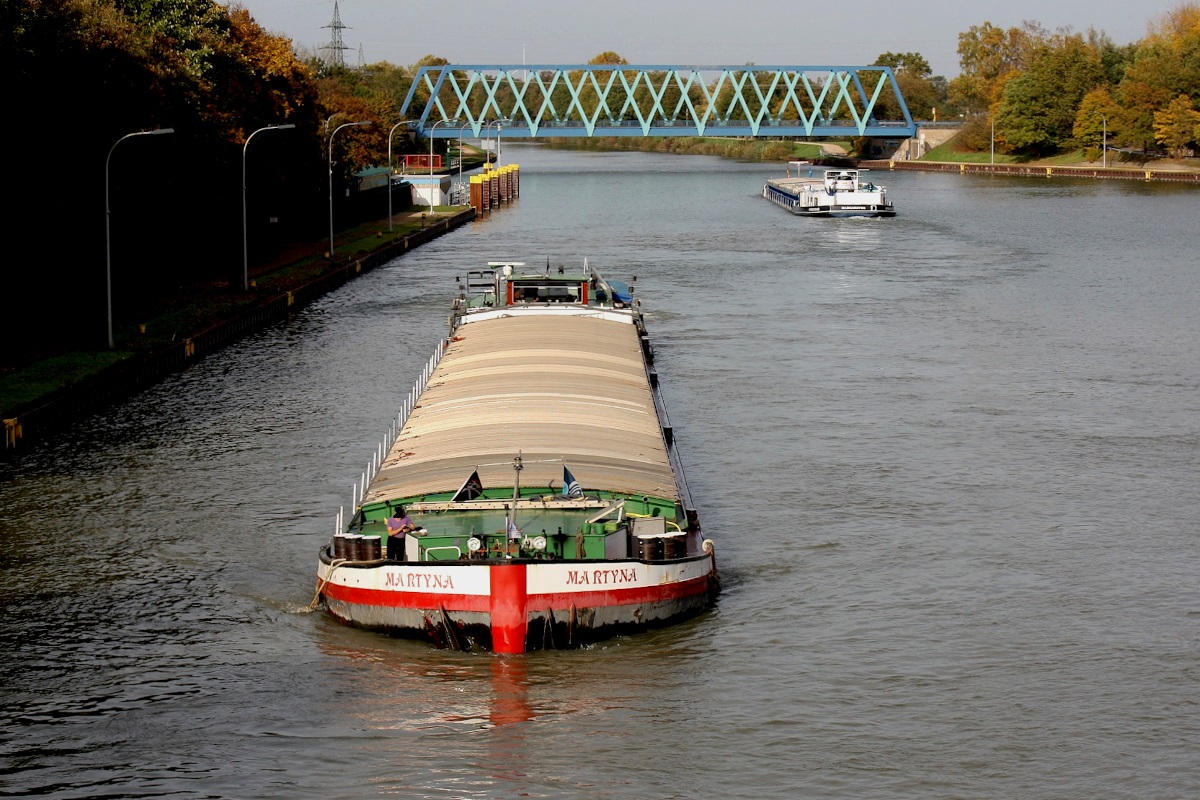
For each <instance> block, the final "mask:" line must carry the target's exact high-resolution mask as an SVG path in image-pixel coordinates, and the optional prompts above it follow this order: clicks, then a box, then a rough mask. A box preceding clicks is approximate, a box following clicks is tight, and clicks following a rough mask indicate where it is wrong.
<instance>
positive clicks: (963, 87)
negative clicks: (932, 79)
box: [948, 22, 1047, 113]
mask: <svg viewBox="0 0 1200 800" xmlns="http://www.w3.org/2000/svg"><path fill="white" fill-rule="evenodd" d="M1046 39H1047V34H1046V31H1045V30H1044V29H1043V28H1042V27H1041V26H1040V25H1038V24H1037V23H1036V22H1025V23H1024V24H1023V25H1022V26H1021V27H1020V28H1009V29H1008V30H1004V29H1003V28H1000V27H998V26H996V25H993V24H992V23H990V22H985V23H983V25H973V26H971V28H970V29H969V30H967V31H966V32H964V33H960V34H959V35H958V59H959V66H960V67H961V69H962V74H960V75H959V76H958V77H957V78H955V79H954V80H952V81H950V86H949V96H948V99H949V101H950V102H951V103H952V104H954V105H955V106H957V107H958V108H959V109H961V110H962V111H964V112H966V113H977V112H980V111H983V110H985V109H987V108H988V107H989V106H991V105H992V103H994V102H995V101H996V100H998V99H999V97H1000V94H999V88H1000V85H1001V81H1002V79H1004V78H1005V77H1006V76H1009V75H1011V74H1012V73H1014V72H1020V71H1022V70H1024V69H1026V68H1027V66H1028V65H1029V62H1030V60H1031V58H1032V57H1033V54H1034V53H1035V52H1036V51H1037V49H1038V48H1039V47H1041V46H1042V45H1043V44H1044V43H1045V41H1046Z"/></svg>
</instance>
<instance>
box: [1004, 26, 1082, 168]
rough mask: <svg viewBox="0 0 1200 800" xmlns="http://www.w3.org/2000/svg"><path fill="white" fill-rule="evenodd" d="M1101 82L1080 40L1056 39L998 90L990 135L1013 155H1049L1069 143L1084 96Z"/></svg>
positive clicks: (1069, 37) (1064, 37) (1040, 50)
mask: <svg viewBox="0 0 1200 800" xmlns="http://www.w3.org/2000/svg"><path fill="white" fill-rule="evenodd" d="M1103 81H1104V70H1103V66H1102V65H1101V63H1100V59H1099V56H1098V54H1097V53H1096V51H1095V50H1093V49H1092V48H1091V47H1089V46H1088V44H1087V43H1086V42H1085V41H1084V40H1083V38H1082V37H1081V36H1079V35H1078V34H1071V35H1059V36H1056V37H1055V38H1054V40H1052V41H1051V42H1048V43H1046V44H1043V45H1042V46H1041V47H1040V48H1039V49H1038V51H1037V52H1036V54H1035V55H1034V56H1033V58H1032V61H1031V63H1030V66H1029V68H1028V69H1027V70H1025V71H1024V72H1022V73H1021V74H1019V75H1017V76H1016V77H1014V78H1012V79H1011V80H1009V81H1007V82H1006V83H1005V84H1004V88H1003V92H1002V99H1001V102H1000V105H999V107H998V108H997V111H996V131H997V133H998V134H1000V135H1001V137H1002V139H1003V141H1004V142H1006V144H1007V146H1008V148H1009V149H1010V150H1012V151H1014V152H1017V153H1021V154H1023V155H1030V156H1035V157H1036V156H1042V155H1047V154H1049V153H1053V152H1055V151H1056V150H1058V149H1059V148H1060V147H1062V146H1064V145H1066V144H1067V143H1068V142H1069V141H1070V139H1071V137H1072V135H1073V129H1074V125H1075V118H1076V115H1077V112H1078V108H1079V103H1080V101H1081V100H1082V99H1083V97H1084V95H1086V94H1087V93H1088V92H1089V91H1091V90H1092V89H1094V88H1095V87H1096V86H1099V85H1101V84H1102V83H1103Z"/></svg>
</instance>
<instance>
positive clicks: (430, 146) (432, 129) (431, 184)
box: [429, 119, 458, 221]
mask: <svg viewBox="0 0 1200 800" xmlns="http://www.w3.org/2000/svg"><path fill="white" fill-rule="evenodd" d="M443 122H445V123H447V124H450V123H454V122H458V120H457V119H439V120H438V121H437V122H434V123H433V124H432V125H430V126H429V218H430V220H431V221H432V219H433V195H434V190H433V132H434V131H435V130H437V126H438V125H441V124H442V123H443Z"/></svg>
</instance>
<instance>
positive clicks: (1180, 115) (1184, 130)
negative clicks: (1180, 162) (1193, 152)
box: [1154, 94, 1200, 156]
mask: <svg viewBox="0 0 1200 800" xmlns="http://www.w3.org/2000/svg"><path fill="white" fill-rule="evenodd" d="M1154 138H1155V140H1156V141H1158V142H1159V143H1160V144H1162V145H1163V146H1165V147H1166V148H1168V149H1169V150H1170V151H1171V152H1172V153H1173V154H1174V155H1176V156H1184V155H1185V154H1186V152H1187V150H1188V149H1189V147H1188V146H1189V145H1194V144H1195V143H1196V141H1197V140H1198V139H1200V111H1196V110H1195V109H1193V108H1192V98H1190V97H1188V96H1187V95H1186V94H1181V95H1179V96H1178V97H1176V98H1175V99H1174V100H1172V101H1171V103H1170V104H1169V105H1168V106H1167V107H1166V108H1165V109H1163V110H1162V111H1159V112H1158V113H1156V114H1155V115H1154Z"/></svg>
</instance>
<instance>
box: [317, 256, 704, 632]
mask: <svg viewBox="0 0 1200 800" xmlns="http://www.w3.org/2000/svg"><path fill="white" fill-rule="evenodd" d="M450 323H451V324H450V335H449V336H448V337H447V338H446V339H444V340H443V341H442V342H440V343H439V344H438V346H437V348H436V349H435V352H434V354H433V356H432V357H431V358H430V360H429V362H428V363H427V364H426V366H425V369H424V370H423V371H422V373H421V375H420V377H419V378H418V380H417V382H416V385H414V387H413V390H412V391H411V392H410V393H409V396H408V398H407V399H406V400H405V402H404V405H403V408H402V409H401V410H400V412H399V414H398V415H397V417H396V419H395V420H394V421H393V425H392V427H391V428H390V430H389V432H388V435H387V436H386V437H385V438H384V440H383V441H381V442H380V444H379V447H378V448H377V451H376V453H375V454H374V456H373V457H372V459H371V462H370V463H369V464H368V465H367V469H366V470H365V471H364V472H363V474H362V476H361V480H360V481H359V482H358V483H356V485H355V487H354V489H353V498H352V501H353V502H352V506H351V509H350V512H349V514H346V513H344V512H339V514H338V521H337V524H336V527H335V535H334V536H333V537H332V539H331V540H330V541H329V542H328V543H327V544H325V545H324V546H323V547H322V548H321V550H320V553H319V558H318V567H317V578H318V588H317V591H318V596H319V598H320V599H321V600H322V601H323V603H324V605H325V607H326V608H327V609H328V611H329V612H330V613H331V614H332V615H333V616H334V617H336V618H337V619H339V620H341V621H343V622H345V623H348V624H351V625H355V626H360V627H364V628H369V629H375V630H380V631H385V632H388V633H391V634H395V635H400V636H408V637H414V638H420V639H425V640H428V641H430V642H431V643H433V644H435V645H437V646H440V647H446V648H452V649H481V650H492V651H495V652H501V653H521V652H526V651H528V650H536V649H545V648H575V647H580V646H582V645H586V644H589V643H592V642H596V641H599V640H602V639H605V638H609V637H611V636H614V635H618V634H625V633H633V632H636V631H639V630H642V629H645V628H648V627H654V626H659V625H666V624H670V623H673V622H676V621H679V620H683V619H686V618H688V617H692V616H695V615H697V614H700V613H702V612H703V611H705V610H706V609H707V608H709V607H710V606H711V605H712V603H713V602H714V601H715V598H716V596H717V594H718V592H719V587H720V584H719V579H718V574H717V569H716V560H715V553H714V545H713V542H712V541H711V540H710V539H706V538H704V536H703V535H702V533H701V528H700V519H699V515H698V513H697V511H696V508H695V506H694V504H693V502H692V498H691V495H690V493H689V491H688V487H687V483H686V481H685V478H684V473H683V466H682V463H681V461H680V459H679V454H678V451H677V448H676V445H675V437H674V434H673V429H672V427H671V424H670V422H669V420H668V418H667V414H666V410H665V408H664V406H663V402H662V397H661V395H660V394H659V391H658V376H657V373H656V371H655V369H654V366H653V348H652V347H651V344H650V339H649V337H648V335H647V333H646V328H645V318H644V315H643V312H642V309H641V306H640V302H639V301H637V300H634V299H633V297H632V290H630V289H629V287H628V286H626V285H625V284H622V283H619V282H617V281H609V280H606V279H605V278H604V277H603V276H602V275H600V273H599V272H598V271H597V270H595V269H592V268H591V267H589V266H588V264H587V262H584V266H583V269H582V270H574V271H571V272H568V271H567V270H566V269H565V268H562V267H559V268H558V269H557V270H555V271H552V270H551V269H550V267H549V265H548V264H547V266H546V269H545V271H542V270H533V271H528V270H526V268H525V265H524V264H523V263H520V262H493V263H490V264H489V265H488V269H487V270H481V271H478V272H472V273H470V274H469V276H468V279H467V281H466V282H465V283H463V284H461V285H460V294H459V296H458V297H457V298H456V299H455V300H454V303H453V308H452V313H451V318H450Z"/></svg>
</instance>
